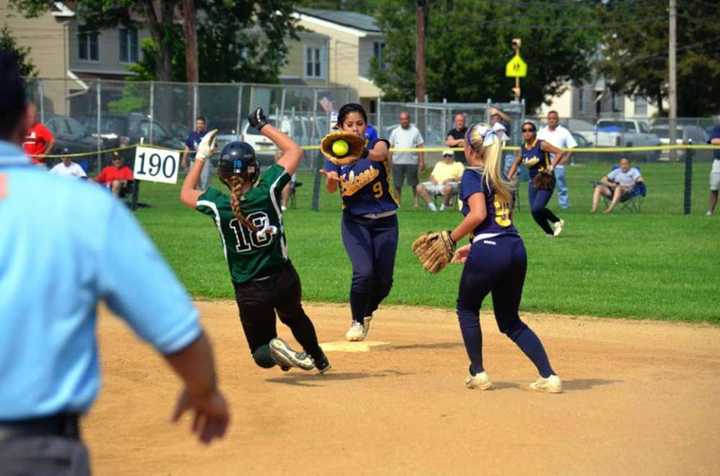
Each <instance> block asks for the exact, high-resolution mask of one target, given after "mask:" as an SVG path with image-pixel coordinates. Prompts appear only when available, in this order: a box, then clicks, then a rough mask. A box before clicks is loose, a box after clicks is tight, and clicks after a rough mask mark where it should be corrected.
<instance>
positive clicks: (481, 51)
mask: <svg viewBox="0 0 720 476" xmlns="http://www.w3.org/2000/svg"><path fill="white" fill-rule="evenodd" d="M569 1H570V2H571V3H572V7H571V8H568V5H567V2H557V1H552V2H550V1H536V2H525V3H522V4H520V3H515V2H493V1H490V0H484V1H479V0H444V1H443V0H438V1H431V2H429V11H428V18H427V26H426V38H427V42H426V64H427V90H428V96H429V98H430V100H432V101H440V100H442V99H443V98H446V99H447V100H448V101H466V102H470V101H472V102H483V101H485V100H486V99H488V98H490V99H492V100H494V101H510V100H512V99H513V93H512V87H513V86H514V80H513V79H511V78H506V77H505V64H506V63H507V62H508V61H509V60H510V58H511V57H512V54H513V51H512V48H511V40H512V38H516V37H517V38H521V39H522V41H523V48H522V51H521V53H522V56H523V58H524V59H525V61H526V62H527V63H528V65H529V67H528V77H527V78H523V80H522V84H521V85H522V91H523V98H524V99H525V101H526V104H527V106H528V109H530V110H532V109H535V108H536V107H538V106H539V105H540V104H541V103H542V102H543V101H544V100H545V99H546V98H547V97H548V96H552V95H555V94H558V93H560V92H562V90H563V88H565V87H566V84H567V82H568V81H570V80H582V79H584V78H587V77H589V76H590V73H591V64H592V57H593V55H594V54H595V52H596V49H597V45H598V39H599V37H600V34H599V31H598V30H599V25H598V24H597V23H594V22H592V21H589V20H588V19H591V18H593V13H594V10H595V8H596V7H595V5H594V4H593V3H591V2H576V1H573V0H569ZM415 5H416V2H415V1H411V0H384V1H383V2H382V5H381V7H380V8H379V9H378V16H377V20H378V22H379V24H380V27H381V29H382V30H383V32H384V33H385V44H386V47H385V50H384V54H385V58H384V63H385V64H384V65H379V64H377V63H376V62H375V64H373V67H372V72H373V73H372V74H373V77H374V79H375V81H376V82H377V84H378V85H379V86H380V87H381V88H382V89H383V91H384V93H385V97H386V98H388V99H390V100H411V99H412V98H413V96H414V91H413V90H414V84H415V80H414V78H415V73H414V69H415V58H414V55H415Z"/></svg>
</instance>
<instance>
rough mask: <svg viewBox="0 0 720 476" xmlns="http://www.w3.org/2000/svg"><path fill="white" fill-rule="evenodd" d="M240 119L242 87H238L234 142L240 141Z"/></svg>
mask: <svg viewBox="0 0 720 476" xmlns="http://www.w3.org/2000/svg"><path fill="white" fill-rule="evenodd" d="M241 117H242V86H238V102H237V121H236V123H235V140H240V121H241Z"/></svg>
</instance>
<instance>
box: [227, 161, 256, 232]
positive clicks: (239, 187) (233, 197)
mask: <svg viewBox="0 0 720 476" xmlns="http://www.w3.org/2000/svg"><path fill="white" fill-rule="evenodd" d="M221 180H222V181H223V182H224V183H225V185H227V187H228V188H229V189H230V208H232V211H233V214H234V215H235V218H237V219H238V221H239V222H240V223H242V224H243V225H244V226H245V227H247V228H248V229H250V231H253V232H255V231H257V227H256V226H255V225H254V224H253V223H252V222H251V221H250V220H248V219H247V218H246V217H245V215H243V212H242V208H240V200H242V196H243V185H245V180H243V178H242V177H240V176H239V175H231V176H230V177H228V178H225V179H221Z"/></svg>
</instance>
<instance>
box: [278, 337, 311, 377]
mask: <svg viewBox="0 0 720 476" xmlns="http://www.w3.org/2000/svg"><path fill="white" fill-rule="evenodd" d="M270 355H272V357H273V360H275V362H277V363H278V365H280V368H281V369H283V370H285V369H286V368H287V369H288V370H289V367H298V368H300V369H303V370H313V369H315V363H314V362H313V359H312V357H310V356H309V355H307V354H306V353H305V352H295V351H294V350H292V349H291V348H290V346H289V345H287V344H286V343H285V341H284V340H282V339H278V338H275V339H272V340H270Z"/></svg>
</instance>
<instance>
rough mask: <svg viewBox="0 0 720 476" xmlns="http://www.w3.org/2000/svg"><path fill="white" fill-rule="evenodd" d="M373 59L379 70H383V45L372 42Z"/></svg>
mask: <svg viewBox="0 0 720 476" xmlns="http://www.w3.org/2000/svg"><path fill="white" fill-rule="evenodd" d="M373 57H374V58H375V61H376V63H377V65H378V67H379V68H380V69H385V60H384V57H385V43H381V42H379V41H375V42H373Z"/></svg>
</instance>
